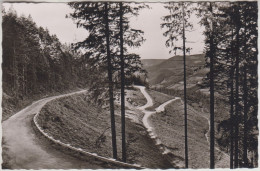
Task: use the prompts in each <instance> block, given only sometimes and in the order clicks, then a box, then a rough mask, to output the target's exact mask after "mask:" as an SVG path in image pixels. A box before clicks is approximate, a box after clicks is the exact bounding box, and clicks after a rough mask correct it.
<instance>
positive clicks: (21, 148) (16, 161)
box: [2, 90, 102, 169]
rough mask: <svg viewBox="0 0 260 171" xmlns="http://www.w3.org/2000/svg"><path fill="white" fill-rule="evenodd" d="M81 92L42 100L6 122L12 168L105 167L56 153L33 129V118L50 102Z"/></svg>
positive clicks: (6, 146) (6, 152)
mask: <svg viewBox="0 0 260 171" xmlns="http://www.w3.org/2000/svg"><path fill="white" fill-rule="evenodd" d="M84 91H85V90H83V91H78V92H74V93H69V94H65V95H59V96H53V97H48V98H44V99H41V100H39V101H36V102H34V103H32V104H31V105H30V106H28V107H26V108H24V109H23V110H21V111H20V112H18V113H16V114H15V115H13V116H12V117H10V118H9V119H7V120H6V121H4V122H3V124H2V130H3V145H2V148H3V149H4V155H5V157H6V158H8V161H7V162H8V166H9V167H10V169H72V168H73V169H83V168H91V169H98V168H102V165H101V164H100V163H97V161H94V159H91V158H89V160H88V159H86V160H84V161H83V160H80V159H78V158H75V157H72V156H70V155H67V154H65V153H63V152H60V151H58V150H56V149H55V148H54V147H52V145H51V144H50V142H48V141H46V140H45V141H44V140H43V139H40V137H39V136H37V135H36V133H35V131H34V130H33V127H32V124H33V123H32V118H33V116H34V115H35V114H36V113H37V112H39V111H40V110H41V108H42V107H43V106H44V105H45V104H46V103H47V102H49V101H51V100H53V99H57V98H61V97H64V96H70V95H73V94H78V93H83V92H84Z"/></svg>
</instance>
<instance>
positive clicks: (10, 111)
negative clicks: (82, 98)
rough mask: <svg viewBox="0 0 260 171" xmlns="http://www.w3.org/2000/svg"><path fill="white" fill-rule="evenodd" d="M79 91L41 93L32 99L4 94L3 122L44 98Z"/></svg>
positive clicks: (75, 89)
mask: <svg viewBox="0 0 260 171" xmlns="http://www.w3.org/2000/svg"><path fill="white" fill-rule="evenodd" d="M77 90H81V88H74V89H70V90H66V91H60V92H59V91H57V92H49V93H40V94H35V95H33V96H30V97H25V98H21V97H20V98H14V97H11V96H9V95H7V94H6V93H5V92H3V95H2V122H3V121H5V120H7V119H8V118H9V117H11V116H12V115H14V114H15V113H17V112H19V111H20V110H22V109H23V108H25V107H26V106H29V105H31V104H32V103H33V102H34V101H37V100H40V99H42V98H46V97H51V96H57V95H61V94H66V93H71V92H74V91H77Z"/></svg>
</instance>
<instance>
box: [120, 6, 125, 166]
mask: <svg viewBox="0 0 260 171" xmlns="http://www.w3.org/2000/svg"><path fill="white" fill-rule="evenodd" d="M119 4H120V53H121V54H120V59H121V124H122V125H121V129H122V160H123V162H126V140H125V61H124V42H123V41H124V40H123V3H122V2H120V3H119Z"/></svg>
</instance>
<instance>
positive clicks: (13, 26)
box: [2, 9, 142, 119]
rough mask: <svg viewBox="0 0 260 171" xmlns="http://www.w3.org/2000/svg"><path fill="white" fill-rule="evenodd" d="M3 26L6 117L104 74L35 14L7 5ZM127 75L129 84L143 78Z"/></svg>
mask: <svg viewBox="0 0 260 171" xmlns="http://www.w3.org/2000/svg"><path fill="white" fill-rule="evenodd" d="M2 28H3V42H2V47H3V63H2V70H3V81H2V84H3V118H4V119H6V117H7V116H9V115H10V114H12V113H13V112H14V111H16V110H17V109H20V108H21V107H23V106H25V105H27V104H28V103H30V102H31V100H33V99H38V98H40V97H43V96H46V95H50V94H55V93H62V92H65V91H70V90H75V89H77V88H86V87H88V85H89V84H88V83H90V82H91V81H90V80H98V79H97V78H98V77H100V76H102V74H100V75H99V74H97V73H96V74H95V73H94V72H93V70H91V69H90V67H87V66H88V64H90V61H89V60H87V59H86V56H84V55H83V53H82V52H81V51H80V50H77V51H76V50H74V48H73V47H72V45H70V44H62V43H61V42H60V41H59V39H58V38H57V36H56V35H51V34H50V33H49V31H48V29H47V28H42V27H38V26H37V25H36V23H35V22H34V21H33V20H32V18H31V16H28V17H26V16H23V15H22V16H18V15H17V13H16V11H15V10H13V9H9V10H8V11H5V9H3V21H2ZM90 73H91V74H90ZM114 75H115V76H114V77H115V78H117V76H116V74H114ZM127 78H129V79H127V80H128V81H126V83H127V84H132V83H133V82H137V83H138V82H142V81H141V78H139V77H136V76H135V75H129V74H128V76H127ZM99 80H100V79H99ZM103 81H104V80H103ZM92 83H94V82H93V81H92ZM99 83H100V82H97V81H96V84H99ZM96 84H93V85H96Z"/></svg>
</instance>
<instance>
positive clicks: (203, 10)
mask: <svg viewBox="0 0 260 171" xmlns="http://www.w3.org/2000/svg"><path fill="white" fill-rule="evenodd" d="M165 8H167V9H168V10H169V11H170V15H167V16H165V17H164V18H163V20H164V23H163V24H162V27H166V28H167V29H168V30H167V31H166V32H165V33H164V35H165V36H166V37H168V38H169V39H168V40H167V41H166V46H169V47H172V48H173V50H175V49H181V50H182V51H183V53H184V60H183V61H184V92H180V91H176V90H172V89H167V88H161V89H159V91H162V92H164V93H167V94H172V95H180V96H182V97H183V99H184V104H185V103H186V102H185V101H186V98H187V101H189V102H202V103H203V105H204V106H205V108H206V109H208V111H209V113H210V141H211V142H210V149H211V154H210V156H211V159H210V160H211V162H210V168H214V165H215V164H214V160H215V159H214V149H215V147H214V145H215V136H216V135H218V137H216V142H218V145H220V146H221V147H222V148H223V149H226V151H227V152H228V153H230V168H238V167H256V166H257V165H258V164H257V161H258V127H257V125H258V118H257V114H258V98H257V92H258V91H257V86H258V83H257V80H258V75H257V66H258V61H257V55H258V49H257V37H258V24H257V19H258V16H257V10H258V7H257V2H201V3H197V4H196V5H194V3H191V2H180V3H177V2H169V3H168V4H167V5H166V6H165ZM191 13H193V14H195V15H197V16H198V17H199V18H200V24H201V26H203V27H205V31H204V33H203V34H204V35H205V66H204V67H205V68H208V69H209V72H208V73H207V74H206V76H205V78H204V80H203V83H202V84H201V85H196V86H197V87H195V88H191V89H187V97H186V77H185V52H188V50H187V48H185V42H186V41H187V40H186V37H185V31H186V30H188V29H189V28H190V27H192V25H191V24H190V23H189V18H190V16H191ZM178 38H179V39H182V40H183V47H178V46H176V40H177V39H178ZM183 49H185V50H183ZM205 88H206V89H209V96H207V95H205V94H203V93H201V92H200V91H199V90H200V89H205ZM157 90H158V89H157ZM216 94H218V96H217V95H216ZM214 95H215V96H214ZM223 107H224V108H223ZM226 109H228V110H226ZM186 110H187V109H185V108H184V111H185V112H186ZM186 113H187V112H186ZM223 113H225V115H226V116H228V119H225V118H222V119H219V118H220V117H221V116H223ZM185 115H187V114H185ZM215 118H216V120H215ZM186 123H187V120H186V118H185V125H187V124H186ZM185 137H187V132H185ZM185 143H186V145H185V146H186V147H187V146H188V143H187V142H185ZM185 159H186V166H188V153H186V156H185Z"/></svg>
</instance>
